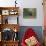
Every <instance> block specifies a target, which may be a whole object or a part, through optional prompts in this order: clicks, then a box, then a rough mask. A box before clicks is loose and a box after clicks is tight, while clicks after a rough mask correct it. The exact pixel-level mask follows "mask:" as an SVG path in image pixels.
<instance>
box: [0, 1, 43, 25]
mask: <svg viewBox="0 0 46 46" xmlns="http://www.w3.org/2000/svg"><path fill="white" fill-rule="evenodd" d="M14 1H15V0H9V1H8V0H0V6H2V7H4V6H5V7H7V6H14V5H15V3H14ZM17 2H18V5H17V6H19V7H20V11H19V13H20V16H19V24H20V26H42V25H43V9H42V8H43V7H42V0H21V1H20V0H17ZM23 8H36V9H37V17H36V19H23Z"/></svg>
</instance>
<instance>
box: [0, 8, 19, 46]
mask: <svg viewBox="0 0 46 46" xmlns="http://www.w3.org/2000/svg"><path fill="white" fill-rule="evenodd" d="M2 11H3V12H2ZM16 12H17V13H16ZM15 13H16V14H15ZM18 15H19V7H0V20H1V24H0V32H1V33H3V30H4V29H11V30H10V31H14V33H16V32H17V33H18V31H19V24H18V20H17V24H8V19H6V20H5V17H6V18H7V17H8V16H14V17H16V16H17V19H18ZM3 20H5V21H4V22H3ZM14 21H15V20H14ZM2 35H4V34H1V41H0V46H18V42H19V40H18V39H17V41H16V39H15V41H13V39H14V37H15V36H14V37H13V39H10V40H9V41H5V40H4V39H2V38H3V37H2ZM12 35H13V34H12ZM14 35H15V34H14ZM16 35H17V34H16ZM10 36H11V35H10ZM16 37H17V36H16ZM11 38H12V37H11Z"/></svg>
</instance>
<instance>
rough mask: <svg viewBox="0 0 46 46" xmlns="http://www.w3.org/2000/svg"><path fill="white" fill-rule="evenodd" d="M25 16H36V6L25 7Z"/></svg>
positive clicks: (29, 17)
mask: <svg viewBox="0 0 46 46" xmlns="http://www.w3.org/2000/svg"><path fill="white" fill-rule="evenodd" d="M23 18H24V19H31V18H36V8H23Z"/></svg>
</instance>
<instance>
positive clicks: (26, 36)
mask: <svg viewBox="0 0 46 46" xmlns="http://www.w3.org/2000/svg"><path fill="white" fill-rule="evenodd" d="M32 36H34V37H35V38H36V39H37V35H36V33H35V32H34V30H33V29H32V28H28V29H27V30H26V32H25V34H24V37H23V38H22V42H21V46H27V45H26V43H25V39H28V38H29V37H32ZM37 41H38V40H37ZM35 46H41V44H40V43H39V42H37V44H36V45H35Z"/></svg>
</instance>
